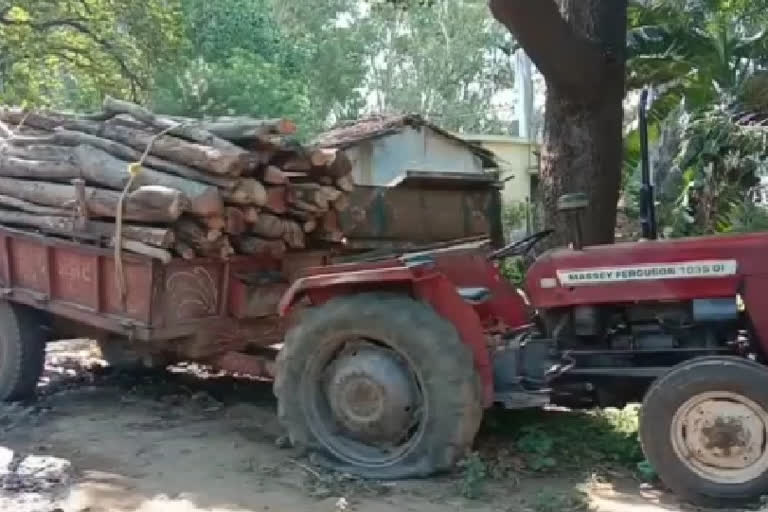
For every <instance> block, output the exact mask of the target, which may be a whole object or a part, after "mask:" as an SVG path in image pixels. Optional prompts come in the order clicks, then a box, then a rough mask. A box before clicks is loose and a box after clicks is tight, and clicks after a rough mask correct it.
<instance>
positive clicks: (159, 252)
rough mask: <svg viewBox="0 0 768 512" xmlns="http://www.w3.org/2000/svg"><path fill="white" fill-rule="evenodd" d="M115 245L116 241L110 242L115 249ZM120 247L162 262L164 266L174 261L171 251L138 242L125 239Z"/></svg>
mask: <svg viewBox="0 0 768 512" xmlns="http://www.w3.org/2000/svg"><path fill="white" fill-rule="evenodd" d="M115 243H116V242H115V240H114V239H111V240H110V241H109V246H110V247H114V246H115ZM120 245H121V247H122V248H123V249H124V250H126V251H129V252H133V253H136V254H142V255H144V256H149V257H150V258H152V259H156V260H160V261H161V262H162V263H163V264H164V265H167V264H168V263H170V262H171V261H172V260H173V255H172V254H171V252H170V251H167V250H165V249H160V248H158V247H152V246H151V245H147V244H144V243H141V242H137V241H136V240H126V239H123V240H122V242H121V244H120Z"/></svg>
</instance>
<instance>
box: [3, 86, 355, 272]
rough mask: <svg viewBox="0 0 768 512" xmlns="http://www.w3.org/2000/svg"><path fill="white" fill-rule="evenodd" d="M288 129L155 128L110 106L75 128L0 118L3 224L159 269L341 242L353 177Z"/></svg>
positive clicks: (333, 154)
mask: <svg viewBox="0 0 768 512" xmlns="http://www.w3.org/2000/svg"><path fill="white" fill-rule="evenodd" d="M295 131H296V126H295V125H294V124H293V123H291V122H289V121H285V120H281V119H277V120H262V119H250V118H239V117H231V118H220V119H215V120H198V119H188V118H173V117H163V116H159V115H156V114H155V113H153V112H151V111H149V110H147V109H145V108H143V107H141V106H139V105H136V104H133V103H129V102H126V101H121V100H116V99H114V98H107V99H106V100H105V101H104V105H103V112H101V113H99V114H96V115H89V116H85V115H83V116H78V115H73V114H63V113H57V112H32V111H24V110H22V109H18V108H7V107H0V224H2V225H8V226H13V227H16V228H23V229H30V230H35V231H41V232H44V233H49V234H54V235H58V236H65V237H71V238H75V239H80V240H89V241H91V242H92V243H100V244H103V245H106V246H112V247H114V246H115V245H117V242H116V240H115V237H116V235H119V238H120V240H121V242H120V246H121V247H122V248H123V249H124V250H126V251H131V252H138V253H142V254H146V255H149V256H151V257H153V258H157V259H160V260H162V261H168V260H170V259H171V258H172V257H180V258H185V259H192V258H196V257H217V258H228V257H230V256H231V255H233V254H249V255H257V254H260V255H269V256H273V257H281V256H282V255H283V254H284V253H285V252H286V251H290V250H303V249H307V248H312V247H317V246H320V245H326V244H329V243H330V244H333V243H339V242H342V241H343V239H344V236H343V234H342V233H341V232H340V230H339V227H338V215H337V212H338V211H340V210H343V209H344V208H346V207H347V205H348V197H347V195H348V194H349V192H351V191H352V189H353V182H352V180H351V178H350V176H349V174H350V172H351V170H352V165H351V163H350V161H349V160H348V159H347V157H346V156H345V155H344V153H343V152H341V151H337V150H333V149H317V148H315V149H313V148H307V147H304V146H302V145H301V144H299V143H298V142H297V141H296V139H295V137H293V135H294V133H295Z"/></svg>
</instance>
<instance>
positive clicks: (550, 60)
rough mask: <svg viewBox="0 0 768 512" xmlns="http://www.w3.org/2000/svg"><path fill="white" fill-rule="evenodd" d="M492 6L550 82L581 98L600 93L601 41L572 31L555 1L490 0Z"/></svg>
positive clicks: (602, 74) (604, 66)
mask: <svg viewBox="0 0 768 512" xmlns="http://www.w3.org/2000/svg"><path fill="white" fill-rule="evenodd" d="M489 5H490V8H491V12H492V13H493V16H494V17H495V18H496V19H497V20H499V22H501V23H502V24H503V25H504V26H505V27H507V29H508V30H509V31H510V32H511V33H512V35H513V36H514V37H515V39H517V41H518V42H519V43H520V45H521V46H522V47H523V49H525V51H526V53H527V54H528V56H529V57H530V58H531V60H532V61H533V63H534V64H536V67H538V69H539V71H541V73H542V74H543V75H544V77H545V78H546V79H547V82H549V83H550V84H551V85H553V86H554V87H557V88H558V89H560V90H561V91H562V92H567V93H570V94H573V95H577V96H580V97H582V98H591V97H594V96H595V95H596V94H599V86H600V85H601V84H602V82H603V80H604V79H605V75H606V71H607V62H608V61H607V59H606V55H605V53H604V52H603V50H602V49H601V48H600V46H599V45H598V44H596V43H594V42H592V41H589V40H588V39H586V38H584V37H581V36H579V35H578V34H576V33H575V32H574V31H573V29H572V28H571V27H570V26H569V25H568V23H567V22H566V20H565V19H563V17H562V16H561V14H560V11H559V10H558V8H557V5H556V4H555V2H554V0H490V2H489Z"/></svg>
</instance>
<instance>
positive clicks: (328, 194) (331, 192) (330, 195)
mask: <svg viewBox="0 0 768 512" xmlns="http://www.w3.org/2000/svg"><path fill="white" fill-rule="evenodd" d="M320 193H321V194H322V196H323V197H324V198H325V200H326V201H328V202H329V203H332V202H334V201H335V200H337V199H338V198H339V197H341V194H342V191H341V190H339V189H337V188H336V187H329V186H327V185H322V186H321V187H320Z"/></svg>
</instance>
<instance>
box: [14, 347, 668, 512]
mask: <svg viewBox="0 0 768 512" xmlns="http://www.w3.org/2000/svg"><path fill="white" fill-rule="evenodd" d="M92 365H95V366H96V370H92V369H89V370H86V369H84V368H85V367H89V366H92ZM99 365H100V361H99V359H98V353H97V351H95V349H94V348H93V347H92V346H91V345H90V344H89V343H87V342H59V343H56V344H51V345H50V346H49V353H48V361H47V366H46V377H45V379H44V380H43V382H42V383H41V398H40V399H39V400H38V401H37V402H36V403H34V404H28V405H25V406H19V405H14V406H2V407H0V511H8V512H10V511H14V512H16V511H18V512H54V511H55V512H161V511H162V512H202V511H206V512H257V511H258V512H263V511H270V512H289V511H290V512H309V511H312V512H342V511H352V510H356V511H366V512H390V511H393V512H394V511H419V512H433V511H435V512H437V511H453V510H470V511H477V512H486V511H530V512H556V511H557V512H561V511H566V512H567V511H569V510H573V511H576V510H587V509H588V508H591V509H592V510H598V511H601V512H658V511H668V510H681V507H680V505H679V504H678V503H677V502H676V501H675V500H674V498H673V497H671V496H668V495H666V494H664V493H663V492H661V491H658V490H655V489H653V488H644V486H642V485H641V484H640V483H639V482H637V481H635V480H633V479H632V478H631V477H630V476H629V475H624V474H616V475H614V476H612V477H611V478H609V481H607V482H606V481H605V480H604V479H602V480H600V481H598V479H596V478H589V477H588V475H580V474H570V475H558V476H556V477H553V476H547V477H534V476H528V475H526V474H524V473H523V474H521V476H519V477H515V478H508V479H507V480H505V481H504V480H502V481H499V480H493V479H488V481H487V482H485V480H486V479H485V477H483V476H482V475H479V476H478V478H483V483H484V484H485V485H484V489H483V492H482V494H481V495H479V496H478V497H477V498H476V499H467V498H465V497H463V496H462V486H463V485H466V484H467V478H468V477H467V474H466V472H465V474H463V475H462V474H461V473H457V474H456V475H449V476H444V477H440V478H434V479H430V480H422V481H409V482H397V483H379V482H365V481H360V480H357V479H355V478H352V477H350V476H348V475H338V474H333V473H328V472H326V471H324V470H321V469H318V468H316V467H313V466H312V465H311V463H310V462H309V461H308V460H307V459H306V458H305V457H303V456H302V454H300V453H297V452H295V451H294V450H292V449H280V448H279V447H278V445H279V444H280V443H278V442H277V441H278V439H279V438H280V436H281V429H280V427H279V425H278V423H277V419H276V417H275V403H274V399H273V397H272V392H271V387H270V384H269V383H264V382H256V381H249V380H237V379H233V378H230V377H215V376H210V375H207V376H204V377H207V378H201V377H200V372H196V371H193V370H195V368H194V367H193V368H186V369H184V368H182V369H179V370H177V373H170V374H160V375H151V376H142V377H136V376H130V377H129V376H124V375H115V374H114V373H110V372H105V371H100V370H98V367H99ZM194 374H197V375H194ZM3 450H5V453H6V455H8V456H10V455H9V454H10V453H11V452H13V454H15V455H16V460H17V461H18V460H23V459H24V457H26V456H27V455H30V454H34V455H38V456H40V457H42V458H41V459H39V460H42V461H47V460H48V459H50V460H52V461H54V462H53V463H48V462H43V465H45V464H49V466H48V467H49V468H51V467H54V468H56V469H50V470H48V473H45V472H41V473H39V474H38V477H39V478H38V480H39V481H35V480H34V479H33V480H31V481H26V480H23V481H22V480H19V478H18V477H14V478H13V479H9V476H8V474H6V475H5V479H3V476H2V459H3ZM57 464H58V465H57ZM33 473H34V471H33ZM470 478H472V477H471V475H470Z"/></svg>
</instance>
